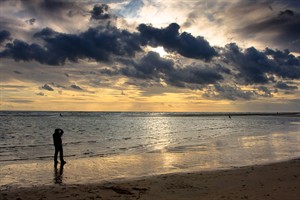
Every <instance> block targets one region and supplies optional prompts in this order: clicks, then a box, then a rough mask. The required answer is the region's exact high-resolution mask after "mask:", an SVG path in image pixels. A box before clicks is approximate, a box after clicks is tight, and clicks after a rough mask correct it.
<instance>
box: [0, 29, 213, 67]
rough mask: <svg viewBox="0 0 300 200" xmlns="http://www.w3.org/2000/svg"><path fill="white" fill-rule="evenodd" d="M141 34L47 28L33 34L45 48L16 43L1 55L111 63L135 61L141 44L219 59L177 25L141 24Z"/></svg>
mask: <svg viewBox="0 0 300 200" xmlns="http://www.w3.org/2000/svg"><path fill="white" fill-rule="evenodd" d="M138 30H139V31H140V34H139V33H130V32H128V31H126V30H120V29H117V28H116V27H114V26H107V27H105V28H103V27H102V28H101V27H96V28H90V29H88V30H87V31H85V32H82V33H79V34H67V33H59V32H56V31H54V30H52V29H50V28H45V29H43V30H41V31H39V32H37V33H35V34H34V37H35V38H40V39H42V40H43V42H44V43H43V46H42V45H40V44H37V43H32V44H28V43H27V42H25V41H22V40H18V39H15V40H14V41H13V42H11V43H8V44H7V45H6V48H5V49H4V50H3V51H2V52H0V58H1V57H6V58H13V59H14V60H16V61H21V60H23V61H31V60H35V61H38V62H40V63H42V64H48V65H64V64H65V62H66V61H71V62H77V61H78V59H94V60H96V61H110V58H111V56H125V57H126V56H128V57H133V56H134V55H135V53H136V52H137V51H142V49H141V47H140V45H141V44H142V45H147V44H149V45H151V46H157V45H162V46H164V48H165V49H166V50H167V51H172V52H174V51H175V52H178V53H179V54H181V55H182V56H185V57H188V58H196V59H204V60H206V61H208V60H210V59H211V58H212V57H213V56H216V55H217V53H216V51H215V50H214V48H213V47H211V46H210V45H209V43H208V42H207V41H206V40H204V39H203V38H202V37H193V36H192V35H191V34H188V33H186V32H183V33H181V34H179V32H178V31H179V26H178V25H177V24H170V25H169V26H168V27H167V28H165V29H156V28H153V27H151V26H146V25H144V24H141V25H140V26H139V27H138Z"/></svg>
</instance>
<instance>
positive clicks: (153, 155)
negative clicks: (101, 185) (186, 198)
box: [0, 132, 300, 189]
mask: <svg viewBox="0 0 300 200" xmlns="http://www.w3.org/2000/svg"><path fill="white" fill-rule="evenodd" d="M161 137H163V136H161ZM299 141H300V136H299V134H298V133H296V132H290V133H289V134H287V133H285V134H278V133H274V134H273V135H269V136H268V137H265V136H251V137H249V136H248V137H246V136H243V135H241V136H239V137H232V138H228V137H223V138H218V140H211V141H206V142H205V143H202V144H189V145H183V146H176V145H175V146H169V147H168V148H164V149H162V150H161V151H159V150H156V151H153V152H148V153H140V154H121V155H114V156H108V157H93V158H82V159H73V160H72V159H70V160H69V162H68V164H67V165H66V166H61V165H59V166H56V167H54V178H53V164H52V161H38V162H36V163H17V164H16V163H15V164H14V163H10V164H6V165H0V177H1V179H0V189H1V187H6V186H25V187H28V186H33V185H52V184H54V183H55V184H75V183H81V184H85V183H95V182H103V181H110V180H115V179H128V178H135V177H141V176H148V175H155V174H165V173H176V172H187V171H201V170H214V169H220V168H231V167H237V166H245V165H253V164H262V163H268V162H277V161H280V160H284V159H291V158H295V157H299V152H300V151H299V145H297V144H299ZM287 144H292V145H287ZM64 169H65V171H66V172H67V173H66V172H65V173H64Z"/></svg>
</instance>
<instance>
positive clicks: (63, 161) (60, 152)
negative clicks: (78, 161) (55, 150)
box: [59, 147, 66, 164]
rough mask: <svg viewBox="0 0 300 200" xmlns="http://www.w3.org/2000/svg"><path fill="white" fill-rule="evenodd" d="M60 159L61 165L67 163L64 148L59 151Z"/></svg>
mask: <svg viewBox="0 0 300 200" xmlns="http://www.w3.org/2000/svg"><path fill="white" fill-rule="evenodd" d="M59 158H60V163H61V164H65V163H66V161H65V160H64V151H63V148H62V147H61V148H60V150H59Z"/></svg>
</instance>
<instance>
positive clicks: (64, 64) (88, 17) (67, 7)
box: [0, 0, 300, 101]
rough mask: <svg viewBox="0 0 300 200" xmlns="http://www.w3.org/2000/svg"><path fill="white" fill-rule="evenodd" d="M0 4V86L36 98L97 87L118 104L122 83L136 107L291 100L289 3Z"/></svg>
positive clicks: (294, 12)
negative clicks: (170, 97)
mask: <svg viewBox="0 0 300 200" xmlns="http://www.w3.org/2000/svg"><path fill="white" fill-rule="evenodd" d="M0 4H1V5H0V12H1V14H0V60H2V61H3V64H1V65H0V67H1V71H2V72H3V74H5V80H8V81H12V80H14V81H15V80H19V81H26V82H28V81H31V82H32V84H37V87H36V88H39V90H40V91H35V95H38V96H44V97H47V96H48V95H46V94H47V93H49V92H51V94H55V93H57V92H60V94H62V91H63V90H66V91H67V92H69V93H70V92H76V91H77V93H80V94H81V93H85V92H89V91H94V89H96V88H100V87H105V88H107V89H110V90H118V94H120V92H119V91H122V94H126V95H121V96H127V94H128V92H126V91H124V90H125V89H126V87H128V84H127V86H126V84H125V85H121V83H122V81H123V82H124V80H125V79H126V81H125V83H134V86H133V85H130V87H132V88H134V89H131V90H132V91H131V92H132V94H135V95H137V94H139V95H140V98H142V97H143V94H146V93H147V94H148V95H149V94H153V95H154V94H155V95H157V94H159V91H163V92H161V95H164V94H166V93H173V92H174V91H176V92H178V93H179V91H180V92H182V90H184V93H185V95H187V93H189V92H190V95H195V94H197V95H198V97H199V98H202V99H207V100H213V101H215V100H217V101H219V100H230V101H252V100H258V99H259V100H263V99H270V98H279V97H280V96H282V95H287V94H289V95H290V98H298V97H299V92H298V84H299V79H300V58H299V57H297V53H299V41H300V38H299V35H300V29H299V27H300V18H299V17H300V13H299V9H297V8H300V4H299V3H296V2H295V1H281V0H264V1H254V2H249V1H247V2H245V1H239V0H235V1H231V2H228V1H224V0H214V1H210V2H206V1H196V2H195V1H188V0H184V1H176V2H175V1H174V2H169V1H166V2H158V1H156V0H143V1H134V0H131V1H121V0H120V1H118V0H114V1H112V0H111V1H109V0H107V1H97V0H95V1H87V2H83V1H67V0H66V1H62V0H43V1H37V0H30V1H22V0H15V1H0ZM159 8H163V9H164V11H162V12H158V9H159ZM133 10H134V12H132V11H133ZM171 11H173V12H171ZM150 13H156V14H155V15H156V16H152V17H150V18H149V15H150ZM167 13H169V15H167ZM174 13H176V15H174ZM169 16H170V18H168V17H169ZM172 16H174V17H172ZM143 17H144V18H143ZM162 17H164V19H162ZM151 18H153V19H152V20H151ZM160 18H161V20H160ZM127 19H128V20H127ZM135 19H136V21H134V20H135ZM142 19H145V20H146V19H147V20H146V23H144V22H143V21H142ZM167 19H168V20H167ZM148 22H149V23H148ZM158 22H159V23H158ZM160 22H163V23H160ZM6 63H7V65H6ZM11 63H14V64H11ZM37 69H38V70H37ZM30 70H32V75H29V74H30ZM38 73H40V74H39V75H38ZM47 74H48V75H47ZM43 79H44V80H43ZM74 83H76V84H74ZM157 87H158V88H159V87H160V88H163V89H160V90H158V89H157ZM83 88H84V89H83ZM151 88H152V90H153V91H150V90H151ZM133 90H139V91H138V92H136V91H133ZM78 91H80V92H78ZM123 91H124V92H123ZM168 91H169V92H168ZM69 93H68V94H69ZM95 93H96V92H93V94H95ZM42 94H43V95H42ZM61 96H62V95H61ZM135 99H137V97H136V96H135ZM186 99H188V97H186Z"/></svg>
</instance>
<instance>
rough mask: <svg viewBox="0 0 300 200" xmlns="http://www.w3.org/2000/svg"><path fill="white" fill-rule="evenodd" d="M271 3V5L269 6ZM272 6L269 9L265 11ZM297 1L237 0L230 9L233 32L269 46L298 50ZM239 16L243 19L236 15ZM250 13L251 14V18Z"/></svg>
mask: <svg viewBox="0 0 300 200" xmlns="http://www.w3.org/2000/svg"><path fill="white" fill-rule="evenodd" d="M272 5H274V6H272ZM270 6H272V10H268V9H267V7H268V8H270ZM299 9H300V4H299V2H297V1H292V0H289V1H281V0H263V1H256V2H255V3H253V2H248V1H240V2H239V3H238V4H235V5H234V6H232V8H231V13H233V14H232V15H235V16H237V17H234V16H231V18H232V19H234V21H235V23H236V24H238V25H236V27H239V28H236V29H235V30H236V32H237V33H238V34H239V36H241V37H242V38H244V39H250V40H253V41H256V42H257V41H259V42H262V43H265V44H268V46H270V45H271V46H272V47H273V48H274V47H276V48H280V49H284V48H289V49H290V50H291V51H295V52H300V49H299V44H300V43H299V40H300V36H299V35H300V28H299V27H300V13H299ZM241 15H243V19H242V20H241V19H240V17H238V16H241ZM253 16H254V17H253Z"/></svg>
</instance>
